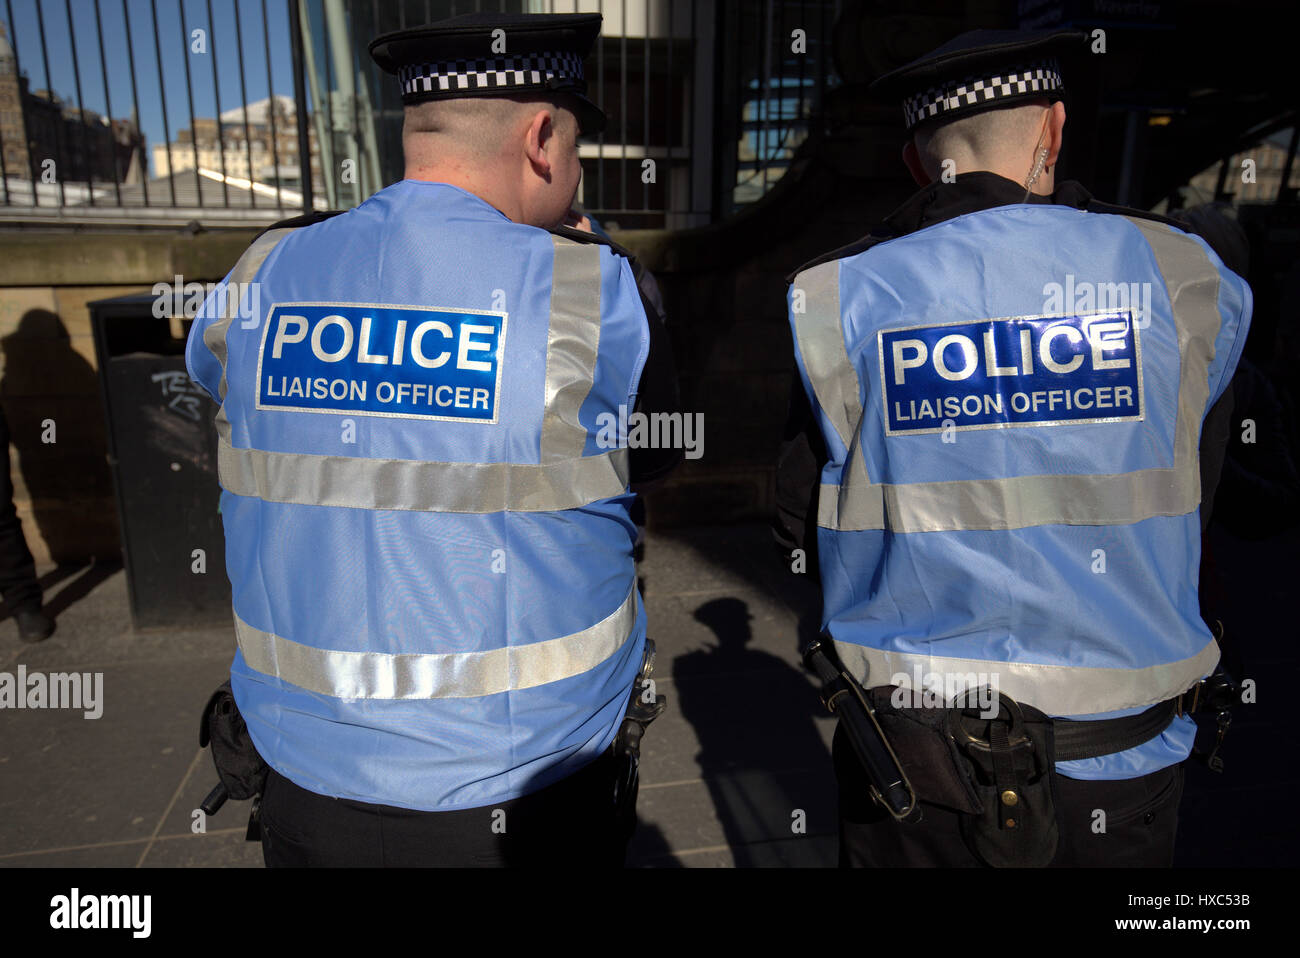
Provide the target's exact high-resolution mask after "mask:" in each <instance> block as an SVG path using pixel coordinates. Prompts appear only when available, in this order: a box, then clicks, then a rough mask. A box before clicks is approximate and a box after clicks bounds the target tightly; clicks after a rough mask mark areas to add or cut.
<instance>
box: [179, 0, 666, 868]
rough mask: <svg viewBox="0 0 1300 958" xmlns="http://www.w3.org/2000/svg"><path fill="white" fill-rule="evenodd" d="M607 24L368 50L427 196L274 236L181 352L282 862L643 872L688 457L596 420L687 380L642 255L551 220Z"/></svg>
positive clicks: (545, 24)
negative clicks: (626, 866)
mask: <svg viewBox="0 0 1300 958" xmlns="http://www.w3.org/2000/svg"><path fill="white" fill-rule="evenodd" d="M599 29H600V17H599V16H587V15H581V16H579V15H574V16H505V15H497V14H481V15H479V14H472V15H468V16H462V17H457V18H453V19H451V20H447V21H443V22H442V23H438V24H435V25H432V26H426V27H421V28H418V29H413V30H407V31H403V32H400V33H394V34H389V35H386V36H383V37H380V38H378V39H376V40H375V41H374V42H373V43H372V44H371V46H370V51H371V54H372V55H373V57H374V58H375V60H376V62H377V63H378V64H379V65H380V66H381V67H382V68H383V69H384V70H385V71H387V72H389V73H396V74H397V75H398V77H399V79H400V82H401V85H402V91H403V102H404V105H405V122H404V128H403V148H404V153H405V157H406V178H405V179H403V180H402V181H400V182H398V183H395V184H393V185H392V186H389V187H387V188H386V189H383V190H381V191H380V192H378V193H376V194H375V195H373V196H372V197H370V198H369V199H368V200H366V201H365V202H364V203H362V204H361V205H360V206H358V207H357V208H355V209H353V210H350V211H347V212H344V213H341V214H339V215H330V216H327V217H326V216H320V215H315V216H307V217H302V218H299V219H297V220H294V221H288V222H286V223H284V224H280V225H279V226H278V228H272V229H271V230H270V231H268V232H266V233H264V234H263V235H262V236H261V237H260V238H259V239H258V240H257V241H256V242H255V243H254V244H253V246H252V247H251V248H250V249H249V250H248V252H247V253H245V255H244V256H243V258H242V259H241V260H240V261H239V263H238V264H237V265H236V266H235V268H234V270H233V271H232V272H231V274H230V275H229V276H228V277H227V279H226V282H225V285H224V289H219V290H218V291H217V293H216V294H214V295H215V296H220V295H222V294H223V292H224V293H226V294H228V295H227V299H228V304H227V306H226V309H225V310H224V312H223V313H221V315H220V316H211V317H207V318H205V319H202V320H200V321H199V322H196V323H195V325H194V328H193V330H192V332H191V335H190V339H189V344H188V350H187V360H188V365H189V369H190V373H191V375H192V376H193V378H194V379H195V380H196V381H197V382H199V383H201V384H202V385H203V386H204V387H205V388H206V389H207V390H208V391H209V392H210V393H211V394H212V395H213V397H214V398H216V399H217V400H218V401H219V402H220V403H221V407H220V410H219V412H218V414H217V417H216V426H217V430H218V433H219V449H220V454H219V464H220V481H221V485H222V490H223V491H222V495H221V506H222V516H223V520H224V523H225V529H226V541H227V570H228V572H229V575H230V579H231V584H232V586H233V592H234V611H235V625H236V635H237V638H238V644H239V650H238V652H237V654H236V656H235V660H234V664H233V665H232V667H231V683H232V687H233V692H234V698H235V700H236V702H237V704H238V708H239V711H240V712H241V713H242V716H243V718H244V720H245V721H246V723H247V727H248V733H249V735H250V736H251V739H252V742H253V743H254V745H255V746H256V749H257V752H258V753H260V755H261V756H262V758H264V759H265V761H266V763H267V764H268V765H269V769H270V770H269V775H268V779H267V782H266V786H265V790H264V794H263V796H262V801H261V809H260V814H261V827H262V837H263V845H264V852H265V857H266V861H267V863H268V864H269V865H317V864H319V865H464V864H505V865H510V864H535V863H542V862H547V861H551V860H553V859H556V858H559V857H560V856H562V858H563V861H564V862H565V863H566V864H587V865H590V864H617V863H621V861H622V856H623V850H624V842H625V838H626V835H625V833H624V831H623V829H622V827H621V823H620V822H619V821H618V820H616V818H615V814H614V812H615V808H614V797H615V796H614V792H615V785H616V779H617V778H618V776H619V774H620V765H619V760H618V756H617V755H616V754H615V749H614V742H615V738H616V734H617V733H618V731H619V728H620V724H621V723H622V722H623V719H624V713H625V711H626V710H627V708H628V703H629V698H630V696H631V693H632V691H633V682H634V678H635V677H636V676H637V674H638V670H639V668H640V667H641V665H642V656H643V650H644V648H645V644H646V636H645V613H644V611H643V609H642V606H641V602H640V598H639V596H638V591H637V587H636V577H635V569H634V564H633V558H632V549H633V543H634V541H635V537H636V528H635V526H634V524H633V522H632V521H631V519H630V518H629V510H630V508H631V505H632V503H633V501H634V499H635V495H634V494H633V492H632V491H630V488H629V485H630V483H631V482H648V481H652V480H655V479H657V478H658V477H660V476H662V475H663V474H664V473H665V472H667V471H668V470H669V469H670V468H671V467H672V466H673V465H675V464H676V461H677V460H678V458H680V451H676V452H674V451H671V450H633V451H631V452H629V450H628V449H627V448H626V446H620V445H619V442H618V440H617V439H616V438H615V439H614V440H611V438H610V432H609V430H608V429H602V426H603V425H605V424H607V423H609V422H611V421H617V419H618V413H619V409H620V407H624V406H629V407H630V406H633V404H637V405H638V406H639V407H640V408H641V409H642V410H643V411H646V412H649V411H652V410H655V411H668V410H670V409H671V408H673V406H674V404H675V388H676V387H675V378H674V374H673V371H672V366H671V357H670V354H669V352H668V351H667V349H666V343H665V340H664V331H663V329H662V328H661V324H660V323H659V322H658V321H657V318H656V319H655V320H653V321H652V320H648V319H647V316H648V315H649V314H648V313H647V311H646V308H645V306H644V304H643V302H642V299H641V296H640V294H639V292H638V287H637V278H636V275H635V271H634V265H633V263H632V262H631V260H630V259H629V257H628V256H627V254H625V253H624V252H623V251H622V250H620V249H619V248H618V247H616V246H614V245H613V244H611V243H609V242H607V241H604V240H600V239H598V238H597V237H595V236H593V235H591V234H590V233H582V232H578V231H575V230H571V229H566V228H564V227H563V226H561V223H562V222H563V221H564V220H565V219H566V218H568V217H570V210H571V206H572V204H573V201H574V198H575V193H576V190H577V187H578V182H579V177H580V175H581V168H580V166H579V162H578V152H577V144H576V141H577V137H578V136H579V134H580V133H582V132H590V131H592V130H594V129H599V128H600V127H601V125H602V124H603V123H604V119H605V118H604V116H603V114H602V113H601V112H600V110H599V109H598V108H597V107H596V106H595V105H594V104H593V103H592V102H591V101H590V100H588V99H587V97H586V96H585V91H586V83H585V81H584V79H583V75H584V74H583V59H584V57H585V56H586V55H587V54H588V53H589V51H590V49H591V47H592V44H593V43H594V41H595V38H596V36H597V34H598V33H599ZM249 283H251V284H252V285H251V286H245V284H249ZM254 293H255V294H256V295H255V296H254V297H252V298H250V295H251V294H254ZM237 294H238V295H237ZM241 296H242V299H241ZM210 302H212V301H210ZM250 302H253V303H256V304H257V305H256V306H255V307H253V308H249V306H248V304H249V303H250ZM237 304H242V306H243V313H240V312H239V310H237V309H236V305H237Z"/></svg>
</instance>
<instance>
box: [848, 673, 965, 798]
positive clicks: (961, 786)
mask: <svg viewBox="0 0 1300 958" xmlns="http://www.w3.org/2000/svg"><path fill="white" fill-rule="evenodd" d="M867 694H868V695H869V696H870V697H871V706H872V708H874V709H875V710H876V721H878V722H879V723H880V728H881V731H883V732H884V733H885V737H886V738H887V739H888V740H889V744H890V745H891V746H892V747H893V749H894V752H895V753H896V754H897V755H898V762H899V764H900V765H902V767H903V771H904V772H906V773H907V777H908V780H909V781H910V782H911V783H912V788H913V789H914V790H915V792H916V797H917V798H919V799H920V800H921V801H922V802H927V803H929V804H931V805H940V806H942V807H943V808H946V809H949V810H951V811H954V812H961V813H962V814H965V815H977V814H979V813H980V812H982V811H983V810H984V806H983V805H982V804H981V802H980V797H979V795H978V794H976V792H975V789H974V787H973V786H972V784H971V780H970V769H969V768H968V766H967V763H966V760H965V759H963V758H962V757H961V754H960V753H959V752H958V751H957V746H956V743H955V742H954V741H953V735H952V731H951V721H952V714H953V713H952V710H951V709H948V708H929V707H909V706H903V707H900V706H899V705H898V704H897V703H898V701H899V699H900V697H901V699H902V700H903V701H904V702H908V701H911V692H910V690H908V689H900V688H898V687H897V686H893V685H880V686H876V687H875V688H873V689H870V690H869V691H868V692H867Z"/></svg>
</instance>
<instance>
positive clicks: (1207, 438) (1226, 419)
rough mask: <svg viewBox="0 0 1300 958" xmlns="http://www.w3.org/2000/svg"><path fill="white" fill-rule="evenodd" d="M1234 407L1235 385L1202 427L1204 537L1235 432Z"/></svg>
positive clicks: (1229, 385) (1207, 414) (1225, 391)
mask: <svg viewBox="0 0 1300 958" xmlns="http://www.w3.org/2000/svg"><path fill="white" fill-rule="evenodd" d="M1233 405H1234V399H1233V384H1232V383H1231V382H1229V383H1228V388H1227V389H1225V390H1224V391H1223V395H1222V396H1220V397H1219V401H1218V402H1216V403H1215V404H1214V405H1213V406H1211V407H1210V411H1209V412H1208V413H1206V416H1205V422H1204V423H1202V425H1201V446H1200V458H1201V535H1205V531H1206V530H1207V529H1208V528H1209V527H1210V516H1211V514H1212V513H1213V512H1214V494H1215V492H1217V491H1218V488H1219V477H1220V476H1221V475H1222V474H1223V460H1224V457H1225V456H1226V455H1227V452H1228V436H1229V433H1230V432H1231V431H1232V409H1233Z"/></svg>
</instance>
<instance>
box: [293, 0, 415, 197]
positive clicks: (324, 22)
mask: <svg viewBox="0 0 1300 958" xmlns="http://www.w3.org/2000/svg"><path fill="white" fill-rule="evenodd" d="M402 7H403V8H405V7H406V2H405V0H403V2H402ZM310 18H311V14H310V13H308V19H310ZM320 35H321V50H322V51H323V52H324V59H325V135H326V136H328V137H329V140H330V148H329V156H330V158H331V159H333V160H334V164H335V166H336V167H337V165H338V159H337V157H338V153H337V152H336V151H335V147H336V146H337V145H338V143H337V140H336V139H335V137H334V90H333V87H334V78H333V76H332V75H331V74H330V65H331V64H332V63H333V62H334V56H333V53H332V51H331V50H330V23H329V17H327V16H325V8H324V6H323V5H322V7H321V18H320ZM312 105H313V106H315V107H316V108H317V109H320V104H312ZM324 159H325V147H324V145H323V144H322V146H321V162H322V164H323V163H324ZM321 175H322V176H328V177H329V178H330V179H335V177H337V176H338V175H339V171H338V170H337V169H333V170H330V171H329V172H328V173H326V172H325V168H324V166H323V165H322V167H321ZM342 185H343V184H342V183H340V182H338V181H337V180H335V183H334V198H335V199H336V200H337V199H338V198H339V193H340V189H339V188H340V187H341V186H342ZM325 196H326V197H327V199H326V202H327V203H328V202H329V200H328V197H329V191H328V190H326V191H325ZM339 205H342V204H341V203H340V204H339Z"/></svg>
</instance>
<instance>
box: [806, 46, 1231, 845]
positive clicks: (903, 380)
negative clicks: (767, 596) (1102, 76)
mask: <svg viewBox="0 0 1300 958" xmlns="http://www.w3.org/2000/svg"><path fill="white" fill-rule="evenodd" d="M1078 42H1079V40H1078V37H1077V35H1075V34H1071V33H1060V32H1058V33H1022V32H1015V31H975V32H973V33H969V34H964V35H962V36H960V37H957V38H956V39H954V40H952V41H951V42H949V43H948V44H945V45H944V46H943V47H941V48H939V49H938V50H935V51H934V52H933V53H931V54H929V55H927V56H926V57H923V58H922V59H920V60H918V61H916V62H914V63H912V64H909V65H908V66H906V67H903V68H901V69H899V70H897V71H895V72H894V73H892V74H890V75H888V76H886V77H884V78H882V80H881V81H879V88H880V89H882V90H883V91H884V92H885V94H886V95H889V96H896V97H897V98H898V99H899V100H901V101H902V103H903V111H904V116H905V119H906V125H907V129H908V132H909V134H910V137H909V142H908V143H907V145H906V148H905V150H904V161H905V163H906V165H907V166H908V168H909V170H910V171H911V173H912V175H913V176H914V178H915V179H916V181H917V183H918V185H919V186H921V190H920V192H918V193H916V194H915V195H914V196H913V197H912V198H911V199H909V200H908V201H907V202H906V203H904V204H903V205H902V206H901V207H900V208H899V209H897V210H896V211H895V212H894V213H892V214H891V215H890V216H888V217H887V218H886V219H885V221H884V222H883V224H881V226H879V227H878V228H877V229H876V230H874V231H873V232H872V234H871V235H870V236H868V237H867V238H865V239H864V240H862V241H861V242H859V243H857V244H855V245H853V246H850V247H848V248H845V249H842V250H838V251H836V252H834V253H831V254H829V255H827V256H825V257H823V258H821V259H820V260H817V261H814V262H813V263H811V264H809V265H807V266H805V267H803V268H802V269H801V270H800V271H799V272H798V273H797V274H796V275H795V276H794V277H793V278H792V281H791V289H790V298H789V307H790V322H791V326H792V330H793V335H794V343H795V353H796V360H797V363H798V367H799V377H800V379H801V381H802V386H803V389H801V390H800V389H796V393H797V394H798V395H797V397H796V398H797V399H798V400H800V401H802V402H803V413H802V414H800V413H799V412H798V411H797V409H796V412H795V415H794V416H792V421H794V422H798V421H799V420H800V418H802V419H803V420H804V425H805V437H806V439H807V441H808V442H809V445H810V446H811V447H812V451H813V455H812V456H806V457H805V459H804V460H803V461H805V462H812V461H813V460H814V459H815V460H816V463H817V466H816V468H817V469H819V470H820V472H819V473H817V472H815V471H814V469H813V468H811V467H806V468H805V469H804V472H803V475H802V476H798V475H791V469H790V468H787V470H786V475H785V476H783V477H782V488H783V489H785V490H787V492H786V502H785V503H784V508H785V511H786V514H787V516H791V517H793V518H794V520H795V521H794V522H792V523H791V525H792V526H793V527H794V528H793V530H792V531H793V533H794V538H797V536H798V528H797V526H798V520H799V518H800V517H801V516H802V515H804V506H805V504H806V503H808V502H809V501H810V500H811V501H812V502H813V503H814V505H813V506H812V507H811V509H809V510H808V511H807V513H806V521H807V524H808V527H809V528H811V527H812V526H814V525H815V527H816V533H817V536H816V544H817V548H818V550H819V555H818V560H819V567H820V575H821V582H822V588H823V591H824V610H823V618H822V627H823V630H824V633H825V634H826V635H828V636H829V638H830V640H831V644H832V646H833V649H834V651H835V652H836V653H837V655H838V659H839V664H840V665H841V666H842V668H843V670H844V671H845V672H846V673H847V674H848V675H849V676H850V677H852V678H853V679H854V680H856V681H857V682H858V683H860V684H861V685H862V686H864V687H865V688H866V689H867V690H868V691H867V693H866V694H867V696H868V697H869V701H870V702H871V703H872V704H873V705H874V707H875V708H876V709H878V715H879V717H880V721H881V725H882V726H883V728H884V730H885V732H886V735H887V737H888V738H889V739H890V740H891V741H892V743H893V746H894V748H895V750H896V752H897V755H898V759H899V760H900V761H901V763H902V768H903V769H904V770H905V771H906V772H907V773H908V775H910V778H911V785H912V786H913V788H914V789H915V794H916V795H918V796H919V798H920V800H921V804H920V807H919V812H920V816H919V817H920V819H921V820H920V821H916V820H915V819H916V818H917V817H918V816H917V814H916V812H913V814H912V815H911V816H910V820H908V821H901V822H900V821H895V819H894V817H891V816H890V815H887V814H886V813H885V812H884V811H883V810H882V808H881V806H880V805H879V804H877V803H874V802H873V801H872V800H871V798H870V797H869V792H868V787H869V785H868V782H869V779H868V776H867V773H866V772H865V771H864V765H863V763H862V761H861V760H860V758H859V757H858V754H857V753H856V752H855V751H854V750H853V749H851V748H849V746H848V741H847V739H846V737H845V735H844V734H843V733H844V729H845V726H844V723H841V726H840V729H839V730H838V731H837V734H836V742H835V749H834V752H835V764H836V770H837V777H838V778H839V782H840V803H841V823H840V824H841V829H840V838H841V841H840V854H841V863H843V864H853V865H872V864H874V865H927V864H928V865H971V864H987V865H1047V864H1056V865H1070V864H1075V865H1077V864H1135V865H1137V864H1141V865H1168V864H1170V863H1171V861H1172V854H1173V842H1174V832H1175V827H1176V822H1177V808H1178V803H1179V798H1180V795H1181V791H1182V763H1183V761H1184V760H1185V759H1186V758H1187V756H1188V754H1189V752H1190V750H1191V748H1192V742H1193V738H1194V735H1195V725H1194V723H1193V722H1192V721H1191V720H1190V719H1189V718H1188V717H1187V716H1186V714H1185V712H1186V711H1187V707H1188V705H1189V704H1190V702H1189V700H1190V698H1191V697H1192V696H1191V695H1190V694H1189V693H1191V692H1192V691H1193V690H1194V689H1195V688H1196V686H1197V684H1198V683H1199V682H1200V681H1201V680H1202V678H1203V677H1205V676H1207V675H1208V674H1209V673H1210V672H1211V671H1212V670H1213V669H1214V667H1215V663H1216V662H1217V661H1218V658H1219V651H1218V647H1217V644H1216V641H1215V638H1214V636H1212V635H1211V632H1210V630H1209V629H1208V628H1207V626H1206V624H1205V622H1204V621H1202V619H1201V617H1200V615H1199V612H1198V604H1197V568H1198V556H1199V553H1200V539H1201V534H1202V531H1203V529H1204V525H1205V523H1206V522H1208V519H1209V506H1210V501H1211V499H1212V495H1213V490H1214V486H1215V483H1216V482H1217V478H1218V471H1219V467H1220V466H1221V464H1222V457H1223V448H1224V445H1225V443H1226V435H1227V417H1228V416H1229V414H1230V411H1231V398H1230V396H1231V392H1230V389H1229V384H1230V381H1231V378H1232V374H1233V371H1234V368H1235V366H1236V364H1237V361H1238V359H1239V357H1240V355H1241V350H1242V346H1243V344H1244V342H1245V339H1246V333H1247V328H1248V325H1249V320H1250V313H1251V293H1250V289H1249V287H1248V286H1247V285H1246V283H1245V281H1244V280H1242V279H1241V277H1239V276H1237V275H1236V274H1234V273H1233V272H1231V271H1230V270H1228V269H1227V268H1226V267H1224V265H1223V264H1222V262H1221V261H1220V260H1219V258H1218V257H1217V256H1216V255H1215V254H1214V253H1213V252H1212V251H1211V250H1210V249H1209V247H1208V246H1207V245H1206V244H1205V243H1204V242H1202V241H1201V240H1200V239H1198V238H1196V237H1194V236H1190V235H1188V234H1186V233H1184V232H1182V231H1181V230H1179V229H1177V228H1175V227H1174V226H1172V225H1170V224H1169V223H1168V222H1166V221H1162V220H1161V219H1160V218H1159V217H1154V216H1152V215H1150V214H1146V213H1142V212H1139V211H1135V210H1128V209H1122V208H1119V207H1112V206H1107V205H1105V204H1101V203H1099V202H1097V201H1096V200H1094V199H1093V198H1092V197H1090V196H1089V195H1088V193H1087V192H1085V191H1084V190H1083V189H1082V187H1080V186H1079V184H1077V183H1073V182H1060V183H1058V182H1056V181H1055V178H1054V169H1055V167H1056V164H1057V162H1058V156H1059V154H1060V151H1061V148H1062V143H1063V128H1064V125H1065V107H1064V104H1063V103H1062V102H1061V97H1062V94H1063V84H1064V82H1065V81H1066V79H1068V78H1065V77H1063V75H1062V67H1061V60H1060V57H1062V56H1063V55H1065V54H1068V53H1069V52H1070V51H1071V49H1073V48H1075V45H1076V44H1078ZM1121 288H1122V289H1123V290H1124V291H1126V292H1128V291H1133V292H1134V293H1136V298H1133V297H1128V298H1126V299H1124V300H1123V301H1121V300H1120V298H1119V295H1118V291H1119V290H1120V289H1121ZM1144 290H1145V291H1149V305H1148V302H1147V300H1146V299H1145V294H1144V293H1143V291H1144ZM1103 292H1104V293H1105V294H1106V295H1107V296H1108V297H1109V299H1101V298H1100V297H1101V295H1102V293H1103ZM1067 299H1068V301H1067ZM805 397H806V398H805ZM800 461H801V460H800V458H799V457H798V456H797V455H788V456H787V457H786V462H787V463H789V464H791V466H792V468H793V470H794V472H798V463H799V462H800ZM800 489H802V491H796V492H794V493H793V494H792V493H791V492H790V491H789V490H800ZM789 544H790V545H795V544H797V542H793V541H792V542H790V543H789ZM923 689H929V690H931V692H932V693H933V694H932V697H931V698H930V699H929V700H927V699H926V698H925V697H924V695H922V694H920V693H922V691H923ZM913 692H915V693H918V694H916V695H912V694H911V693H913ZM954 693H955V694H954ZM949 696H953V697H954V698H956V702H955V705H956V706H960V705H963V704H964V705H967V706H971V707H969V708H965V709H961V708H958V707H953V708H942V707H940V708H935V707H933V706H935V705H939V706H943V705H945V704H954V703H952V702H949V701H947V698H948V697H949Z"/></svg>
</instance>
